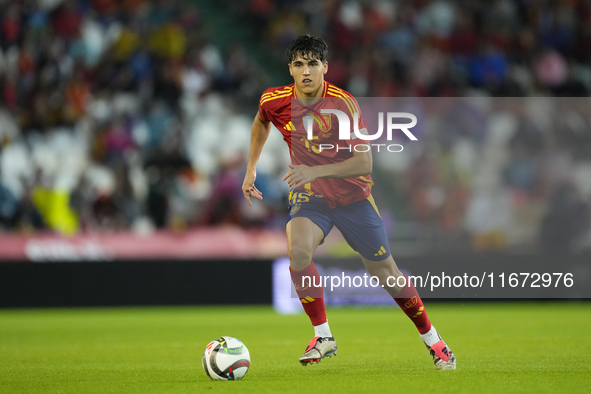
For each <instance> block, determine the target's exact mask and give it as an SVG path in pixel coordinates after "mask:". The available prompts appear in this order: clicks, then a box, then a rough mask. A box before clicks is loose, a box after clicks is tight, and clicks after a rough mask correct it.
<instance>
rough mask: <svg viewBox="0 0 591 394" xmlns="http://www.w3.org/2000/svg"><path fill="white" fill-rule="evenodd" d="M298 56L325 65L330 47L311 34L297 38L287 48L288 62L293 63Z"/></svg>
mask: <svg viewBox="0 0 591 394" xmlns="http://www.w3.org/2000/svg"><path fill="white" fill-rule="evenodd" d="M298 56H301V57H302V58H303V59H305V60H311V59H316V60H320V61H321V62H322V63H324V62H325V61H326V58H327V56H328V45H326V42H324V40H323V39H322V38H318V37H314V36H313V35H311V34H305V35H302V36H299V37H296V38H295V39H294V40H293V41H292V42H291V44H290V45H289V48H287V60H288V61H289V62H290V63H291V62H292V61H294V60H295V59H297V57H298Z"/></svg>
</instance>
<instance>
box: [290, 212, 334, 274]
mask: <svg viewBox="0 0 591 394" xmlns="http://www.w3.org/2000/svg"><path fill="white" fill-rule="evenodd" d="M285 230H286V232H287V251H288V253H289V259H290V261H291V267H292V268H293V269H295V270H301V269H304V268H306V267H307V266H308V265H309V264H310V261H312V254H313V253H314V251H315V250H316V248H317V247H318V245H320V244H321V243H322V241H323V240H324V231H323V230H322V229H321V228H320V226H319V225H317V224H316V223H314V222H313V221H312V220H311V219H309V218H307V217H303V216H299V217H295V218H292V219H291V220H290V221H289V222H288V223H287V225H286V227H285Z"/></svg>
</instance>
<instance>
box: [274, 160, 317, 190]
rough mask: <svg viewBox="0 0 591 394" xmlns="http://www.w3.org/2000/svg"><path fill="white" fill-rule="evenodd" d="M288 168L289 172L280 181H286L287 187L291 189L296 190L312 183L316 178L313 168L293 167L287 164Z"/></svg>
mask: <svg viewBox="0 0 591 394" xmlns="http://www.w3.org/2000/svg"><path fill="white" fill-rule="evenodd" d="M288 166H289V168H291V170H290V171H289V172H288V173H287V174H285V175H284V176H283V178H282V180H284V181H285V180H287V185H288V186H289V187H290V188H292V189H297V188H298V187H300V186H302V185H305V184H306V183H310V182H313V181H315V180H316V179H317V178H318V175H317V174H316V170H315V169H314V167H309V166H305V165H293V164H291V163H289V164H288Z"/></svg>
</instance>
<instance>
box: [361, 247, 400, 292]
mask: <svg viewBox="0 0 591 394" xmlns="http://www.w3.org/2000/svg"><path fill="white" fill-rule="evenodd" d="M361 260H362V261H363V265H365V268H366V269H367V272H368V273H369V274H370V275H371V276H375V277H377V278H378V279H379V281H380V285H383V286H384V288H385V289H386V290H392V291H393V292H395V293H397V292H398V291H400V290H401V289H402V288H401V287H400V286H398V283H400V284H404V283H403V282H402V281H400V282H399V281H398V278H399V277H401V276H402V277H403V274H402V272H400V270H399V269H398V266H397V265H396V262H394V259H393V258H392V255H390V256H388V257H387V258H386V259H384V260H380V261H375V260H369V259H367V258H365V257H363V256H361Z"/></svg>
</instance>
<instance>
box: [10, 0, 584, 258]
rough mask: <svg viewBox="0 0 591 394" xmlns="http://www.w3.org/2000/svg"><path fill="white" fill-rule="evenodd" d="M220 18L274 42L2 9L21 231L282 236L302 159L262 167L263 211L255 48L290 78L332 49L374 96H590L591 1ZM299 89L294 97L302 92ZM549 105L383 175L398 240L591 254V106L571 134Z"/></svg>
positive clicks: (276, 136) (337, 68) (571, 110)
mask: <svg viewBox="0 0 591 394" xmlns="http://www.w3.org/2000/svg"><path fill="white" fill-rule="evenodd" d="M207 3H212V2H210V1H209V2H207ZM217 3H218V7H220V8H221V7H223V8H224V12H230V13H231V14H232V15H234V16H235V19H236V20H237V21H238V22H237V23H241V24H243V25H244V26H245V27H246V28H248V29H252V30H253V31H254V32H255V36H256V39H257V41H256V42H241V41H240V38H239V37H237V38H236V43H235V44H234V45H230V46H229V47H227V48H223V49H222V48H221V47H220V46H219V45H218V44H216V39H215V38H216V37H215V34H214V32H215V31H216V29H212V28H211V26H208V20H209V19H210V15H204V14H203V10H202V8H200V2H187V1H180V0H158V1H147V0H125V1H115V0H87V1H73V0H38V1H25V0H20V1H19V0H17V1H9V0H0V44H1V45H0V94H1V95H2V99H1V101H0V140H1V144H2V150H1V152H0V226H1V227H2V228H3V229H4V231H25V232H30V231H33V230H40V229H53V230H56V231H59V232H62V233H66V234H73V233H77V232H93V231H112V230H121V229H130V230H132V231H137V232H149V231H151V230H152V229H154V228H168V229H171V230H174V231H182V230H184V229H187V228H191V227H195V226H217V225H237V226H243V227H246V228H248V227H261V226H263V227H267V228H276V229H281V228H282V226H283V224H284V220H285V214H284V211H285V204H286V198H285V196H286V194H287V192H288V190H287V186H286V185H285V184H284V183H283V182H281V181H280V177H281V176H282V175H283V173H284V172H285V171H286V170H287V166H286V164H287V162H288V161H289V155H288V152H287V148H286V146H285V144H284V142H283V141H282V139H281V136H280V133H278V132H274V133H271V137H270V140H269V142H268V144H267V146H266V147H265V150H264V154H263V156H262V157H261V161H260V165H259V172H258V179H257V186H258V187H259V189H260V190H261V191H262V192H263V194H264V195H265V203H264V204H254V206H253V207H251V208H248V207H246V206H245V203H244V201H243V197H242V193H241V190H240V187H241V183H242V177H243V174H244V168H245V164H246V158H247V155H248V143H249V139H250V125H251V123H252V118H253V116H254V113H255V111H256V105H257V103H258V98H259V97H260V94H261V93H262V91H263V90H264V89H265V88H266V87H267V86H268V84H269V83H270V81H269V78H268V77H267V76H266V75H264V73H263V72H262V71H261V70H262V68H261V67H260V62H261V61H265V59H254V58H253V56H251V53H250V51H249V49H248V48H249V46H252V45H258V46H263V47H264V48H265V51H266V53H267V54H268V57H269V59H268V60H267V61H268V62H269V64H271V66H273V64H275V62H277V63H279V64H281V65H282V67H284V64H285V59H284V56H285V55H284V51H285V48H286V47H287V46H288V44H289V42H290V41H291V40H292V39H293V38H294V37H295V36H297V35H299V34H303V33H308V32H309V33H312V34H316V35H318V36H321V37H323V38H324V39H325V40H326V41H327V42H328V44H329V48H330V57H329V73H328V75H327V80H329V81H330V82H332V83H335V84H336V85H339V86H342V87H343V88H345V89H347V90H349V91H350V92H351V93H352V94H354V95H356V96H359V97H363V96H368V97H369V96H372V97H452V96H456V97H461V96H468V97H507V96H511V97H521V96H529V97H536V96H563V97H588V96H589V92H590V89H591V52H590V51H589V43H590V42H591V3H589V2H588V1H584V0H569V1H549V0H495V1H490V2H472V1H459V0H458V1H453V0H433V1H431V0H418V1H409V2H406V1H385V0H346V1H339V0H325V1H309V0H301V1H285V0H284V1H280V0H276V1H273V0H249V1H230V0H222V1H221V2H217ZM218 28H219V26H218ZM224 29H228V30H230V29H231V27H224ZM257 61H258V62H259V63H257ZM285 73H286V77H285V78H286V79H285V80H284V81H280V83H277V84H288V83H290V81H289V75H288V74H287V71H285ZM440 100H444V99H440ZM538 104H539V105H538ZM532 105H533V107H537V106H541V108H545V107H544V105H546V104H544V103H541V104H540V103H537V102H531V101H530V102H529V104H527V103H524V102H518V103H517V104H515V105H514V106H510V107H511V109H510V110H507V111H505V112H503V113H505V114H506V113H510V116H509V115H507V116H503V114H502V113H501V114H497V115H496V116H489V115H487V114H488V113H489V112H488V110H484V109H483V107H479V106H478V105H476V104H474V105H455V106H452V107H453V108H452V107H450V112H449V116H451V117H452V118H450V119H452V120H453V121H451V122H449V125H448V126H447V127H448V128H447V129H445V128H443V129H438V132H437V133H436V132H435V131H433V130H431V131H429V132H427V131H426V132H425V134H424V138H425V143H423V144H421V148H420V149H414V150H413V149H411V150H409V152H410V153H411V154H409V155H407V156H405V157H406V159H400V160H381V157H382V156H380V157H379V158H377V160H376V170H377V173H376V175H375V176H374V177H375V179H376V181H377V182H378V185H379V188H376V193H378V194H379V193H382V194H383V195H386V196H395V197H396V198H392V199H390V200H388V199H387V198H385V199H384V200H385V201H386V202H385V203H384V204H383V207H382V214H383V216H384V217H386V218H392V219H391V222H392V223H394V224H393V226H394V229H395V230H396V231H394V232H393V234H394V237H397V236H398V235H396V234H399V233H397V231H398V230H400V231H401V232H402V233H405V231H403V226H402V224H404V223H406V224H408V226H407V227H406V228H416V229H419V230H415V231H414V235H412V234H410V235H408V233H413V232H412V231H410V232H409V231H406V233H407V235H408V236H409V237H415V238H416V237H419V238H420V237H423V238H424V237H427V238H429V239H431V240H432V241H433V242H435V243H437V242H439V243H443V244H447V245H457V244H458V243H465V244H466V245H471V246H472V247H475V248H478V249H486V248H505V247H507V246H515V245H517V246H519V245H520V244H525V245H526V244H535V243H539V244H540V245H546V246H549V245H551V246H552V247H554V248H557V249H560V250H564V249H569V248H570V249H573V248H575V249H577V248H579V249H580V248H585V247H589V244H590V243H591V241H590V238H591V236H590V235H589V234H590V233H589V231H590V223H591V219H590V216H591V215H590V209H591V124H590V123H591V118H590V117H589V114H590V112H589V102H588V101H585V99H584V98H580V99H577V100H573V101H571V102H569V104H568V105H565V106H563V107H557V108H555V109H554V111H556V110H558V111H560V112H557V113H560V114H564V115H565V116H562V117H560V121H556V122H552V121H547V119H546V118H547V116H546V118H544V116H542V115H544V114H543V113H540V112H539V111H537V112H536V111H530V110H528V109H527V108H529V107H528V106H532ZM487 108H488V107H487ZM550 112H551V111H550ZM567 115H568V116H567ZM536 116H541V117H542V118H543V119H542V120H540V118H537V117H536ZM544 119H545V120H544ZM379 189H381V190H382V191H381V192H380V191H379ZM397 223H399V224H400V225H399V227H398V228H397V227H396V226H397ZM407 235H404V236H407Z"/></svg>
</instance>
